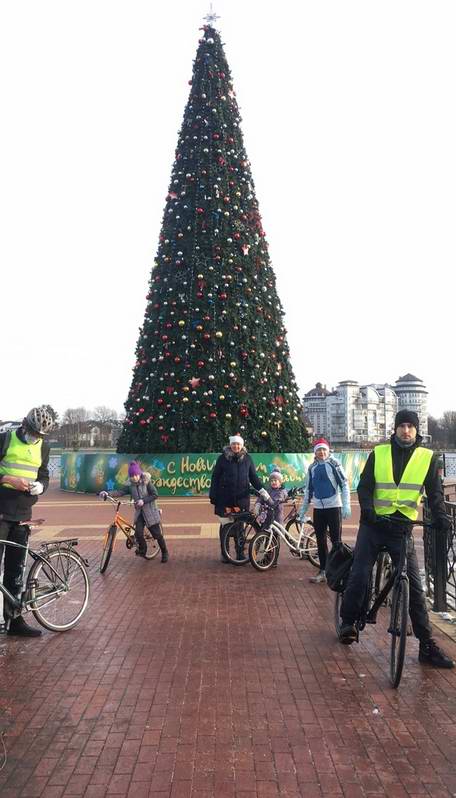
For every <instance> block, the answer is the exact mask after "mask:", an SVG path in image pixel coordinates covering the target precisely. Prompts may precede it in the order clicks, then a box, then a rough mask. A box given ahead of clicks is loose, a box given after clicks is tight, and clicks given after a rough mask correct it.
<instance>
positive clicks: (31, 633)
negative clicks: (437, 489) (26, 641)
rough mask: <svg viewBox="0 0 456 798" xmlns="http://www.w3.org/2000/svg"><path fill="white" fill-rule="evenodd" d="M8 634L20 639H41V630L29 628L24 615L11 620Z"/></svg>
mask: <svg viewBox="0 0 456 798" xmlns="http://www.w3.org/2000/svg"><path fill="white" fill-rule="evenodd" d="M8 634H9V635H17V636H18V637H40V636H41V630H40V629H34V627H33V626H29V625H28V623H26V622H25V621H24V619H23V617H22V615H19V616H18V617H17V618H12V619H11V621H10V625H9V629H8Z"/></svg>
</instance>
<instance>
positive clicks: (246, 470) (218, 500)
mask: <svg viewBox="0 0 456 798" xmlns="http://www.w3.org/2000/svg"><path fill="white" fill-rule="evenodd" d="M250 485H253V487H254V488H255V489H256V490H258V491H260V493H261V495H262V496H263V498H264V499H266V500H269V494H268V493H267V491H266V490H265V489H264V488H263V485H262V482H261V480H260V478H259V477H258V475H257V473H256V470H255V466H254V464H253V460H252V458H251V457H250V455H249V454H248V453H247V449H246V448H245V447H244V439H243V438H241V436H240V435H232V436H231V437H230V445H229V446H225V448H224V450H223V452H222V454H221V455H220V457H219V458H218V460H217V462H216V464H215V466H214V470H213V472H212V477H211V487H210V490H209V500H210V502H211V504H213V505H215V514H216V515H218V516H219V518H220V519H221V520H222V524H221V526H220V530H219V535H220V545H222V531H223V519H225V518H226V516H227V514H228V512H229V511H230V510H231V508H233V507H237V508H239V510H242V511H245V510H248V509H249V507H250ZM222 562H228V560H227V559H226V557H225V555H224V552H223V549H222Z"/></svg>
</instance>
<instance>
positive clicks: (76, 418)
mask: <svg viewBox="0 0 456 798" xmlns="http://www.w3.org/2000/svg"><path fill="white" fill-rule="evenodd" d="M89 418H90V413H89V411H88V410H86V408H85V407H69V408H68V410H65V412H64V414H63V419H62V424H80V423H81V421H88V419H89Z"/></svg>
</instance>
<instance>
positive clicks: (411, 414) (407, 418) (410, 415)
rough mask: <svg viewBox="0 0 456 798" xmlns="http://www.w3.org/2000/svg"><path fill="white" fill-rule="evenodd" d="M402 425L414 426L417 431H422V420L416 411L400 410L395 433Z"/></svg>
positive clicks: (397, 415) (395, 423) (396, 419)
mask: <svg viewBox="0 0 456 798" xmlns="http://www.w3.org/2000/svg"><path fill="white" fill-rule="evenodd" d="M400 424H413V426H414V427H415V429H416V431H417V432H419V431H420V420H419V418H418V415H417V414H416V413H415V411H414V410H399V413H396V418H395V419H394V431H395V432H396V430H397V428H398V426H399V425H400Z"/></svg>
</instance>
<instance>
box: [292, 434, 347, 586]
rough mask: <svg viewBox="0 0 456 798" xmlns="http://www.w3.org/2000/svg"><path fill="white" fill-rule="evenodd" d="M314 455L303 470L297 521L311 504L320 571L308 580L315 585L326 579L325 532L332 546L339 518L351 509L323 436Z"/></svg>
mask: <svg viewBox="0 0 456 798" xmlns="http://www.w3.org/2000/svg"><path fill="white" fill-rule="evenodd" d="M314 455H315V460H314V462H313V463H312V464H311V465H310V466H309V470H308V471H307V476H306V482H305V489H304V497H303V503H302V506H301V509H300V511H299V520H300V521H303V520H304V518H305V516H306V514H307V510H308V508H309V505H310V503H312V504H313V507H314V512H313V522H314V526H315V533H316V537H317V546H318V557H319V560H320V570H319V572H318V574H317V575H316V576H312V577H311V578H310V581H311V582H316V583H317V584H318V583H319V582H326V575H325V567H326V557H327V555H328V544H327V532H329V537H330V538H331V543H332V545H333V546H334V545H335V543H338V542H339V540H340V539H341V536H342V518H349V517H350V515H351V508H350V487H349V484H348V480H347V477H346V476H345V473H344V470H343V468H342V466H341V464H340V463H339V462H338V461H337V460H335V458H334V457H331V456H330V454H329V443H328V441H327V440H326V439H325V438H319V439H318V440H317V441H315V444H314Z"/></svg>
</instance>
